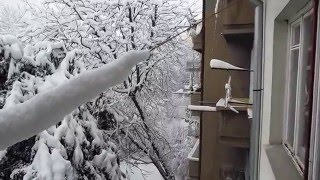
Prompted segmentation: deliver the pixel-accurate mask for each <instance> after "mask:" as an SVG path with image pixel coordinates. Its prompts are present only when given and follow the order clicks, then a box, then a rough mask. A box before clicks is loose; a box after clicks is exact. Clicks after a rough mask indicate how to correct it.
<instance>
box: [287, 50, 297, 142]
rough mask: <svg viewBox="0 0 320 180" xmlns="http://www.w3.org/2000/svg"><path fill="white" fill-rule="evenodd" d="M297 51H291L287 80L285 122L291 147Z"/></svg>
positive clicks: (294, 114)
mask: <svg viewBox="0 0 320 180" xmlns="http://www.w3.org/2000/svg"><path fill="white" fill-rule="evenodd" d="M298 61H299V49H294V50H292V51H291V60H290V80H289V89H288V90H289V102H290V103H289V104H288V117H287V118H288V120H287V142H288V143H289V145H291V146H292V147H293V138H294V125H295V116H296V92H297V75H298Z"/></svg>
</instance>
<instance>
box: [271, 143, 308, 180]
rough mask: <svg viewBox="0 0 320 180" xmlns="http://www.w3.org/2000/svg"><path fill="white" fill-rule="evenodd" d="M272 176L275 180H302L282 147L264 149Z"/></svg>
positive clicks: (273, 146) (272, 146) (275, 146)
mask: <svg viewBox="0 0 320 180" xmlns="http://www.w3.org/2000/svg"><path fill="white" fill-rule="evenodd" d="M265 152H266V154H267V157H268V159H269V162H270V165H271V168H272V171H273V174H274V176H275V178H276V179H290V180H302V179H303V177H302V176H301V174H300V173H299V171H298V169H297V167H296V166H295V164H294V162H293V160H292V158H291V157H290V155H288V153H287V152H286V150H285V148H284V146H283V145H280V144H279V145H270V146H266V147H265Z"/></svg>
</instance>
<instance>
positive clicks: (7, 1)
mask: <svg viewBox="0 0 320 180" xmlns="http://www.w3.org/2000/svg"><path fill="white" fill-rule="evenodd" d="M40 1H41V0H29V2H31V3H35V4H38V3H39V2H40ZM0 4H4V5H9V6H16V7H17V6H18V5H20V6H21V5H22V4H23V1H22V0H0Z"/></svg>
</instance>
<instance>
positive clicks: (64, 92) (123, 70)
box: [0, 51, 150, 149]
mask: <svg viewBox="0 0 320 180" xmlns="http://www.w3.org/2000/svg"><path fill="white" fill-rule="evenodd" d="M149 56H150V53H149V51H130V52H128V53H126V54H125V55H124V56H123V57H122V58H120V59H119V60H116V61H113V62H111V63H109V64H107V65H105V66H103V67H101V68H99V69H96V70H91V71H85V72H84V73H82V74H80V75H79V76H76V77H75V78H73V79H71V80H69V81H66V82H65V83H63V84H61V85H59V86H57V87H55V88H53V89H51V90H48V91H46V92H43V93H40V94H38V95H36V96H34V97H33V98H31V99H30V100H28V101H26V102H25V103H22V104H18V105H16V106H13V107H9V108H7V109H3V110H0V137H1V138H0V149H5V148H6V147H8V146H10V145H13V144H15V143H17V142H19V141H21V140H24V139H26V138H29V137H31V136H33V135H35V134H38V133H40V132H41V131H43V130H45V129H47V128H49V127H50V126H52V125H54V124H56V123H58V122H59V121H61V120H62V119H63V117H64V116H66V115H67V114H68V113H70V112H71V111H73V110H74V109H75V108H77V107H78V106H80V105H81V104H83V103H85V102H88V101H90V100H91V99H93V98H94V97H96V96H97V95H98V94H100V93H101V92H103V91H105V90H106V89H107V88H110V87H112V86H114V85H116V84H117V83H120V82H121V81H123V80H124V79H125V78H126V77H127V76H128V74H129V73H130V71H131V69H132V67H133V66H134V65H136V64H137V63H139V62H140V61H143V60H146V59H147V58H148V57H149Z"/></svg>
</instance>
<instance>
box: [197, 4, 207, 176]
mask: <svg viewBox="0 0 320 180" xmlns="http://www.w3.org/2000/svg"><path fill="white" fill-rule="evenodd" d="M205 15H206V0H203V1H202V19H205V18H206V16H205ZM201 32H202V34H201V40H202V52H201V75H200V83H201V94H200V101H201V102H200V104H201V105H203V103H202V102H203V92H204V87H203V85H204V66H205V64H204V58H205V56H204V53H205V49H206V47H205V46H206V43H205V34H206V21H203V22H202V29H201ZM199 141H200V145H199V167H198V172H199V177H201V151H202V143H201V141H202V112H201V114H200V140H199Z"/></svg>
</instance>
